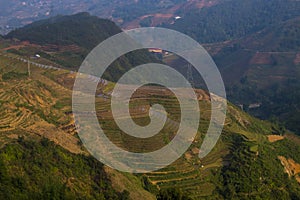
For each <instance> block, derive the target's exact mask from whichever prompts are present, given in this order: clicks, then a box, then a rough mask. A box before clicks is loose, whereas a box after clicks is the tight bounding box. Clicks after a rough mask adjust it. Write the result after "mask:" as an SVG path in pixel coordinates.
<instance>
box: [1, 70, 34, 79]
mask: <svg viewBox="0 0 300 200" xmlns="http://www.w3.org/2000/svg"><path fill="white" fill-rule="evenodd" d="M24 77H28V74H27V73H18V72H14V71H11V72H7V73H5V74H3V75H2V79H3V80H4V81H9V80H13V79H14V80H16V79H22V78H24Z"/></svg>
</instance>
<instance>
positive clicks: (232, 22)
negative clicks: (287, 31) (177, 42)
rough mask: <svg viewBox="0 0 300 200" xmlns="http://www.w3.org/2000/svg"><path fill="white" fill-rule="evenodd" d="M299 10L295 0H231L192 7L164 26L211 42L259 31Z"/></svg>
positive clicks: (292, 16) (293, 14) (205, 41)
mask: <svg viewBox="0 0 300 200" xmlns="http://www.w3.org/2000/svg"><path fill="white" fill-rule="evenodd" d="M299 10H300V2H299V1H294V0H288V1H281V0H273V1H268V0H244V1H243V2H241V1H238V0H230V1H225V2H223V3H221V4H218V5H216V6H213V7H208V8H203V9H201V10H198V9H195V10H190V11H189V12H187V13H186V14H185V15H184V16H182V19H180V20H177V21H176V22H175V23H174V24H171V25H168V24H166V25H164V26H165V27H167V28H172V29H175V30H178V31H181V32H183V33H186V34H187V35H189V36H191V37H193V38H194V39H196V40H197V41H199V42H201V43H211V42H219V41H225V40H230V39H235V38H239V37H243V36H246V35H248V34H251V33H255V32H257V31H259V30H262V29H264V28H266V27H268V26H269V25H274V24H278V23H280V22H283V21H286V20H288V19H292V18H295V17H297V16H299V15H300V14H299V13H300V12H299Z"/></svg>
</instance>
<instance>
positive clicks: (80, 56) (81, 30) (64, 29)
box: [5, 13, 159, 81]
mask: <svg viewBox="0 0 300 200" xmlns="http://www.w3.org/2000/svg"><path fill="white" fill-rule="evenodd" d="M120 32H121V29H120V28H119V27H118V26H116V25H115V23H114V22H112V21H110V20H106V19H100V18H98V17H95V16H91V15H90V14H88V13H78V14H75V15H70V16H56V17H53V18H49V19H45V20H41V21H37V22H34V23H33V24H30V25H27V26H25V27H22V28H19V29H17V30H15V31H12V32H11V33H9V34H8V35H6V36H5V38H6V39H14V38H15V39H18V40H20V41H21V42H19V43H17V44H15V45H14V46H16V47H17V48H16V49H10V50H11V52H13V53H17V54H19V55H23V56H29V57H31V56H32V55H35V54H37V53H38V54H40V55H41V56H42V57H43V58H46V59H48V60H51V61H53V62H55V63H58V64H60V65H62V66H63V67H66V68H69V69H73V70H77V69H78V67H79V66H80V65H81V64H82V62H83V60H84V58H85V57H86V56H87V55H88V53H90V51H91V50H92V49H93V48H95V47H96V46H97V45H99V44H100V43H101V42H102V41H104V40H105V39H107V38H109V37H111V36H113V35H115V34H117V33H120ZM26 42H27V43H26ZM28 42H29V43H28ZM24 43H25V44H24ZM149 62H159V61H158V60H157V59H156V58H155V57H154V56H153V55H152V54H150V53H149V52H148V51H146V50H137V51H133V52H130V53H128V54H126V55H124V56H121V57H120V58H118V59H117V60H116V61H115V62H114V63H112V66H111V67H110V69H109V70H108V71H107V73H106V74H105V78H106V79H108V80H114V81H115V80H118V78H119V77H120V75H121V74H120V71H121V72H125V71H127V70H129V69H131V68H132V67H134V66H137V65H141V64H144V63H149Z"/></svg>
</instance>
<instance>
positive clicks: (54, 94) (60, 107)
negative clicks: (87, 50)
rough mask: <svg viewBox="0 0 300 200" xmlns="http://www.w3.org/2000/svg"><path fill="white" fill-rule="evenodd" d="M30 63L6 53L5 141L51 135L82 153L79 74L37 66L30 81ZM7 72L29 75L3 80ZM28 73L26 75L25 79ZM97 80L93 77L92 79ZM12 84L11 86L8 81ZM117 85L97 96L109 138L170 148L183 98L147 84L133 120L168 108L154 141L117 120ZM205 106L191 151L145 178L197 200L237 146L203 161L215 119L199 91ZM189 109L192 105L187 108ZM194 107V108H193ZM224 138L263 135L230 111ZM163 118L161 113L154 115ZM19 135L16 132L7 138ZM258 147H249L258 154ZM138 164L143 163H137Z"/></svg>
mask: <svg viewBox="0 0 300 200" xmlns="http://www.w3.org/2000/svg"><path fill="white" fill-rule="evenodd" d="M11 72H14V73H11ZM26 73H27V63H26V62H24V60H22V59H20V58H19V59H16V57H7V56H3V55H0V74H1V75H2V76H0V79H1V81H0V141H1V144H0V145H3V143H5V142H6V141H8V140H12V139H16V138H17V137H18V136H19V135H26V134H29V135H30V134H36V135H39V136H43V137H47V138H49V139H50V140H52V141H55V142H56V143H57V144H59V145H61V146H63V147H65V148H67V149H68V150H70V151H71V152H74V153H82V152H83V151H81V146H80V145H79V140H78V139H77V138H76V137H74V135H76V128H75V125H74V119H73V117H72V109H71V97H72V87H73V83H74V79H75V77H76V73H74V72H70V71H66V70H58V69H57V68H49V67H45V66H43V65H39V64H33V65H32V66H31V75H30V77H28V75H27V74H26ZM4 74H12V75H14V74H23V75H22V76H20V77H11V79H9V80H3V75H4ZM24 74H25V75H24ZM90 78H91V79H93V77H90ZM8 81H9V82H8ZM112 89H113V84H110V83H107V82H101V83H100V84H99V85H98V90H97V94H95V95H96V102H95V105H96V106H95V107H96V113H97V116H98V119H99V123H100V125H101V127H102V129H103V130H104V132H105V134H106V135H107V137H108V138H109V139H110V140H111V141H112V142H113V143H114V144H115V145H117V146H119V147H121V148H123V149H126V150H128V151H131V152H150V151H154V150H158V149H160V148H162V147H164V146H165V145H167V144H168V143H169V142H170V141H171V140H172V139H173V138H174V136H175V135H176V132H177V130H178V127H179V124H178V122H179V121H180V116H181V113H180V107H179V104H178V100H177V99H176V98H175V97H174V96H173V94H172V93H171V92H170V91H169V90H166V89H163V88H158V87H150V86H146V88H144V89H143V90H138V91H137V92H136V93H135V94H134V95H133V97H132V99H131V101H130V107H131V109H130V114H131V118H132V119H133V120H134V121H135V122H136V123H137V124H139V125H142V126H143V125H147V124H148V123H150V120H149V108H150V105H153V104H161V105H164V108H165V109H166V111H167V112H168V120H167V123H166V124H165V126H164V128H163V129H162V131H161V132H160V133H159V134H157V135H155V136H153V137H151V138H148V139H140V138H135V137H132V136H129V135H128V134H126V133H124V132H123V131H121V130H120V129H119V128H118V126H117V124H116V122H115V121H114V119H113V116H112V113H111V109H110V98H111V97H110V93H111V90H112ZM196 93H197V95H198V98H199V103H200V108H199V110H200V116H201V121H200V124H199V129H198V130H196V131H197V136H196V138H195V140H194V141H193V143H192V145H191V147H190V149H189V150H188V151H187V152H186V154H185V155H183V156H182V157H181V158H180V159H178V160H177V161H176V162H174V163H173V164H171V165H170V166H168V167H166V168H164V169H162V170H159V171H155V172H152V173H148V174H145V176H147V177H148V178H149V180H150V182H151V183H152V184H153V185H155V186H157V187H158V188H174V187H175V188H181V189H182V190H183V191H184V192H186V193H188V194H189V195H191V196H192V197H195V198H196V199H199V198H203V197H205V196H210V195H212V193H213V191H214V189H215V186H214V184H213V177H214V172H215V170H217V169H219V168H220V167H221V166H223V165H225V164H226V163H228V162H229V161H228V160H226V156H227V155H228V154H229V151H230V148H231V144H230V143H228V142H226V140H225V139H224V138H223V137H221V139H220V141H219V142H218V143H217V146H216V147H215V148H214V150H213V151H212V152H211V153H210V154H209V155H208V156H207V157H205V158H204V159H202V160H200V159H199V158H198V153H199V149H200V147H201V142H202V141H203V138H204V136H205V133H206V130H207V127H208V124H209V119H210V115H211V109H210V102H209V99H210V97H209V96H208V95H207V93H205V92H203V91H201V90H197V91H196ZM186 106H187V107H189V105H186ZM190 109H193V108H190ZM229 113H232V115H231V114H229V115H228V117H227V119H226V127H225V131H224V134H225V136H224V137H226V133H227V132H235V133H239V134H241V135H244V137H245V138H247V140H249V141H254V140H255V141H258V140H260V139H261V138H262V136H258V135H257V134H252V133H249V132H247V131H245V127H247V126H249V124H250V121H249V119H248V118H247V117H245V116H243V115H239V114H238V113H239V111H238V110H236V109H235V108H233V107H230V109H229ZM154 117H156V118H160V116H159V115H154ZM8 132H14V133H15V134H7V133H8ZM254 150H255V149H254V147H253V148H252V149H249V150H248V152H245V153H249V154H253V153H254V152H253V151H254ZM137 163H138V161H137Z"/></svg>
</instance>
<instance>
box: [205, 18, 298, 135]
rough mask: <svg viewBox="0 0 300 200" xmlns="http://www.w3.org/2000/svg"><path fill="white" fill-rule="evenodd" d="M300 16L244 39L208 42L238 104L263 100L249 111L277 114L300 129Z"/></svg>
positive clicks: (287, 124) (293, 127) (232, 98)
mask: <svg viewBox="0 0 300 200" xmlns="http://www.w3.org/2000/svg"><path fill="white" fill-rule="evenodd" d="M299 24H300V19H299V18H296V19H292V20H289V21H286V22H283V23H280V24H278V25H273V26H271V27H268V28H266V29H264V30H262V31H260V32H258V33H255V34H252V35H250V36H246V37H244V38H242V39H238V40H234V41H230V42H226V43H223V44H222V43H221V44H216V45H209V46H208V47H207V49H208V50H209V51H211V52H212V53H213V54H214V55H213V57H214V60H215V61H216V63H217V65H218V67H219V68H220V70H221V73H222V75H223V78H224V81H225V83H226V86H227V89H228V94H229V98H230V100H231V101H233V102H235V103H236V104H244V108H245V109H247V110H248V106H249V105H250V104H256V103H260V106H259V107H258V108H254V109H250V110H249V111H250V112H251V113H253V114H255V115H256V116H259V117H262V118H271V117H273V118H275V119H276V118H277V119H279V122H281V123H283V124H285V125H286V126H287V127H288V128H289V129H291V130H294V131H296V132H299V131H300V127H299V125H298V123H297V121H299V120H300V118H299V116H300V115H299V113H300V105H299V101H298V99H299V98H300V95H299V85H300V82H299V78H300V68H299V67H300V61H299V58H300V57H299V55H300V54H299V52H300V40H299V38H300V26H299Z"/></svg>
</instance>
